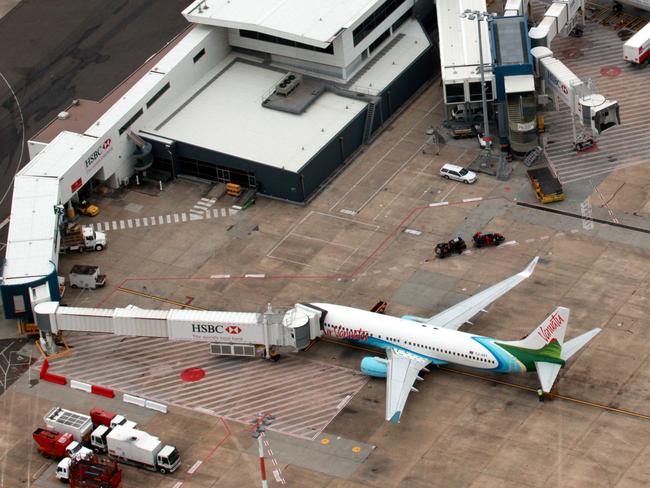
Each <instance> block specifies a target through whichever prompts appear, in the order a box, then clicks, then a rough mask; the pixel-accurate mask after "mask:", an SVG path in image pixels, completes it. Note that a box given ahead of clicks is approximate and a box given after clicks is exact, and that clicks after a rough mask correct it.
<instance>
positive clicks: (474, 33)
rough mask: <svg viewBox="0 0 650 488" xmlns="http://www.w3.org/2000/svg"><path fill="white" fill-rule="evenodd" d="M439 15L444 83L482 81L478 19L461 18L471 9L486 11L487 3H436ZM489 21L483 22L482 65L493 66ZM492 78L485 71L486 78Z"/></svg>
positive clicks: (472, 0) (469, 0)
mask: <svg viewBox="0 0 650 488" xmlns="http://www.w3.org/2000/svg"><path fill="white" fill-rule="evenodd" d="M436 9H437V13H438V31H439V37H440V64H441V66H442V79H443V81H444V82H445V83H462V82H463V81H465V80H472V81H480V79H481V74H480V72H479V70H478V66H479V64H480V53H479V44H478V25H477V23H478V22H477V21H476V19H474V20H469V19H468V18H462V17H461V14H462V13H463V12H464V11H465V10H467V9H469V10H478V11H479V12H486V11H487V7H486V5H485V0H454V1H444V2H441V1H438V2H436ZM488 31H489V29H488V25H487V22H482V23H481V38H482V42H483V64H484V65H491V64H492V51H491V49H490V36H489V32H488ZM492 77H493V75H492V73H491V72H490V71H486V73H485V79H486V80H491V79H492Z"/></svg>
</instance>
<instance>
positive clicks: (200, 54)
mask: <svg viewBox="0 0 650 488" xmlns="http://www.w3.org/2000/svg"><path fill="white" fill-rule="evenodd" d="M204 54H205V48H203V49H201V50H200V51H199V52H198V53H196V54H195V55H194V57H193V58H192V60H193V61H194V63H196V62H197V61H198V60H199V59H201V58H202V57H203V55H204Z"/></svg>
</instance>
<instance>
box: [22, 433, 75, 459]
mask: <svg viewBox="0 0 650 488" xmlns="http://www.w3.org/2000/svg"><path fill="white" fill-rule="evenodd" d="M32 437H33V439H34V440H35V441H36V444H38V452H40V453H41V454H42V455H43V456H44V457H46V458H51V457H53V458H62V457H65V456H66V455H67V453H66V448H67V447H68V446H69V445H70V444H71V443H73V442H74V439H73V438H72V434H57V433H56V432H50V431H49V430H45V429H41V428H40V427H39V428H38V429H36V430H35V431H34V432H33V433H32Z"/></svg>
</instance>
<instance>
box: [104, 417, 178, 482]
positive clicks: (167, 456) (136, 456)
mask: <svg viewBox="0 0 650 488" xmlns="http://www.w3.org/2000/svg"><path fill="white" fill-rule="evenodd" d="M106 442H107V444H108V455H109V456H110V457H111V458H113V459H116V460H117V461H118V462H121V463H125V464H131V465H133V466H138V467H141V468H145V469H149V470H151V471H158V472H159V473H161V474H165V473H173V472H174V471H176V470H177V469H178V467H179V466H180V465H181V457H180V455H179V454H178V451H177V450H176V448H175V447H174V446H169V445H163V443H162V442H160V439H158V437H155V436H153V435H151V434H148V433H147V432H144V431H142V430H138V429H130V428H128V427H123V426H121V425H118V426H116V427H115V428H114V429H112V430H111V431H110V432H109V434H108V435H107V436H106Z"/></svg>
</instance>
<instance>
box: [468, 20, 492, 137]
mask: <svg viewBox="0 0 650 488" xmlns="http://www.w3.org/2000/svg"><path fill="white" fill-rule="evenodd" d="M460 16H461V17H462V18H464V19H469V20H475V19H476V24H477V25H478V54H479V62H480V63H481V64H480V65H479V72H480V73H481V100H482V102H483V131H484V134H483V138H484V139H485V141H486V146H487V147H488V148H489V147H490V146H491V142H492V140H491V138H490V124H489V122H488V111H487V99H486V97H485V66H484V65H483V37H482V36H481V22H483V21H484V20H485V21H487V20H489V19H491V18H492V17H494V16H496V14H489V13H487V12H481V11H479V10H470V9H466V10H465V11H464V12H463V13H462V14H460Z"/></svg>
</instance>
